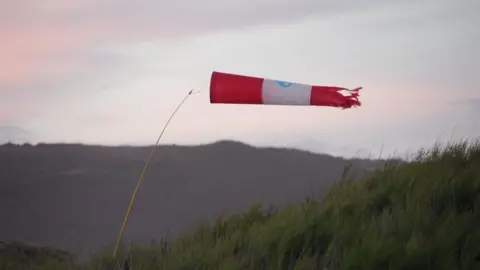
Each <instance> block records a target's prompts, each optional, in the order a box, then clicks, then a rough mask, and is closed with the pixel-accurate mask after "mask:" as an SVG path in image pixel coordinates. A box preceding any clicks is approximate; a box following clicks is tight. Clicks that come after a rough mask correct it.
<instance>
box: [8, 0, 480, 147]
mask: <svg viewBox="0 0 480 270" xmlns="http://www.w3.org/2000/svg"><path fill="white" fill-rule="evenodd" d="M28 1H29V2H28V4H19V2H18V1H14V0H7V2H6V4H5V8H3V9H1V10H0V29H1V30H2V31H0V38H1V39H2V40H3V41H4V42H2V44H0V57H1V58H2V59H4V61H2V63H0V144H1V143H2V142H7V141H12V142H20V143H22V142H28V143H31V144H35V143H37V142H45V143H52V142H60V143H62V142H65V143H72V142H74V143H77V142H78V143H82V144H97V145H134V146H136V145H152V144H153V143H154V142H155V139H156V137H157V136H158V132H159V131H160V129H161V127H162V126H163V124H164V123H165V121H166V120H167V118H168V116H170V114H171V113H172V111H173V108H174V107H175V106H176V105H177V103H178V102H179V101H180V100H181V99H182V97H183V96H184V95H185V94H186V93H187V92H188V91H189V90H190V89H192V88H194V89H197V90H199V91H200V93H199V94H198V95H194V96H192V97H190V98H189V100H187V102H186V103H185V104H184V106H183V107H182V108H181V109H180V110H179V112H178V115H177V116H176V117H175V118H174V120H173V121H172V123H171V125H170V126H169V128H168V129H167V132H166V133H165V137H164V139H163V140H162V142H161V145H171V144H176V145H202V144H208V143H213V142H216V141H222V140H223V141H224V140H233V141H239V142H242V143H245V144H248V145H253V146H255V147H281V148H294V149H300V150H307V151H310V152H314V153H327V154H332V155H335V156H356V155H359V156H368V155H373V156H379V155H380V153H383V154H384V155H392V154H395V153H406V152H412V151H416V150H417V149H420V148H422V147H428V146H430V145H432V144H434V143H435V142H445V141H451V140H456V139H457V140H458V139H461V138H476V137H478V136H479V134H480V123H478V121H476V120H475V119H476V118H477V116H478V115H479V114H480V91H478V88H479V86H480V85H479V83H478V79H477V78H476V70H479V69H480V49H479V48H480V32H479V31H477V30H476V27H475V26H476V25H478V24H480V18H478V16H477V14H476V13H475V10H477V9H478V8H480V2H474V1H471V2H454V1H449V0H440V1H438V0H437V1H433V0H421V1H403V2H396V1H379V0H373V1H372V0H368V1H367V0H361V1H355V2H352V1H347V0H341V1H334V2H333V1H325V2H322V1H314V0H299V1H288V0H277V1H273V0H259V1H255V2H252V3H250V2H245V1H240V0H232V1H220V0H208V1H207V2H197V1H193V0H181V1H179V2H175V3H166V2H162V1H159V2H158V1H153V0H140V1H137V2H135V3H133V2H132V3H130V2H125V1H120V2H119V1H112V0H88V1H78V0H77V1H72V2H69V3H65V2H62V1H60V0H48V1H42V2H38V1H33V0H28ZM174 14H180V15H174ZM126 17H128V18H129V19H128V20H126V19H125V18H126ZM213 71H220V72H228V73H235V74H242V75H250V76H258V77H265V78H270V79H278V80H286V81H292V82H300V83H306V84H313V85H336V86H341V87H348V88H354V87H357V86H361V87H363V89H362V90H361V92H360V101H361V102H362V106H361V107H358V108H352V109H349V110H340V109H334V108H325V107H323V108H322V107H309V106H305V107H296V106H271V105H264V106H248V105H245V106H238V105H219V104H215V105H213V104H209V102H208V86H209V79H210V74H211V72H213Z"/></svg>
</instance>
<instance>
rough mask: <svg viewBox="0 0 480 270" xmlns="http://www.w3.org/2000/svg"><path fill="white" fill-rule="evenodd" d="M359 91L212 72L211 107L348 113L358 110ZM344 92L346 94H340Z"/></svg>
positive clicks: (358, 89)
mask: <svg viewBox="0 0 480 270" xmlns="http://www.w3.org/2000/svg"><path fill="white" fill-rule="evenodd" d="M360 89H361V87H359V88H356V89H353V90H349V89H346V88H343V87H334V86H316V85H308V84H300V83H291V82H282V81H276V80H270V79H264V78H256V77H250V76H244V75H235V74H228V73H222V72H216V71H214V72H213V73H212V78H211V80H210V103H230V104H266V105H304V106H329V107H338V108H343V109H347V108H350V107H356V106H360V105H361V103H360V101H358V95H359V93H358V92H359V91H360ZM342 92H346V94H345V95H344V94H342Z"/></svg>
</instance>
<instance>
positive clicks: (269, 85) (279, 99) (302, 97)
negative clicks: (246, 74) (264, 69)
mask: <svg viewBox="0 0 480 270" xmlns="http://www.w3.org/2000/svg"><path fill="white" fill-rule="evenodd" d="M311 94H312V86H310V85H306V84H300V83H290V82H282V81H275V80H270V79H264V80H263V84H262V101H263V104H277V105H310V98H311Z"/></svg>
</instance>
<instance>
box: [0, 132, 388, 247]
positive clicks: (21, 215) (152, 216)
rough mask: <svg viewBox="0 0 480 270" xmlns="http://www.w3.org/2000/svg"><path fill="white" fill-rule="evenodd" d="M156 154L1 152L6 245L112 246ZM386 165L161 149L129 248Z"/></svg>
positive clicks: (75, 149)
mask: <svg viewBox="0 0 480 270" xmlns="http://www.w3.org/2000/svg"><path fill="white" fill-rule="evenodd" d="M150 150H151V148H149V147H104V146H86V145H77V144H39V145H35V146H32V145H21V146H19V145H13V144H9V145H3V146H0V220H1V222H0V240H4V241H22V242H31V243H37V244H41V245H48V246H53V247H57V248H61V249H65V250H69V251H73V252H79V251H81V250H82V249H83V251H86V249H89V248H92V249H94V250H95V249H98V248H101V247H103V246H104V245H105V244H108V243H112V242H113V241H114V240H115V237H116V236H117V233H118V230H119V229H120V226H121V223H122V220H123V217H124V214H125V210H126V207H127V205H128V203H129V201H130V196H131V193H132V191H133V189H134V186H135V184H136V181H137V179H138V175H139V173H140V172H141V170H142V168H143V166H144V162H145V160H146V157H147V156H148V153H149V152H150ZM350 163H352V164H353V166H352V168H353V171H354V172H357V173H358V172H362V171H363V170H364V169H369V168H373V167H377V166H381V165H382V164H383V162H381V161H370V160H345V159H342V158H336V157H332V156H328V155H320V154H313V153H309V152H304V151H298V150H292V149H274V148H255V147H252V146H248V145H245V144H242V143H237V142H230V141H222V142H218V143H214V144H209V145H202V146H161V147H160V148H159V149H157V152H156V154H155V156H154V159H153V162H152V164H151V166H150V167H149V170H148V171H147V173H146V175H145V179H144V182H143V185H142V187H141V189H140V191H139V194H138V197H137V201H136V203H135V206H134V208H133V210H132V211H133V213H132V216H131V219H130V223H129V225H128V227H127V230H126V233H125V240H128V239H130V240H133V241H135V242H140V243H141V242H146V241H150V240H151V239H152V238H154V237H155V238H160V237H161V236H162V235H164V234H165V233H166V231H169V233H170V234H172V235H177V234H178V233H180V232H182V231H185V230H187V229H190V228H192V227H193V226H194V225H195V224H196V223H197V222H198V221H199V220H200V219H202V218H206V217H212V216H218V215H220V214H222V213H231V212H237V211H242V210H244V209H246V208H247V207H249V206H250V205H251V204H252V203H254V202H262V203H266V204H269V203H272V204H278V203H290V202H297V201H299V200H302V199H304V198H305V196H309V195H313V193H318V192H321V191H322V190H324V189H325V188H326V187H328V186H329V185H330V184H331V183H333V182H334V181H335V180H337V179H339V178H340V177H341V175H342V173H343V171H344V168H345V166H346V165H348V164H350Z"/></svg>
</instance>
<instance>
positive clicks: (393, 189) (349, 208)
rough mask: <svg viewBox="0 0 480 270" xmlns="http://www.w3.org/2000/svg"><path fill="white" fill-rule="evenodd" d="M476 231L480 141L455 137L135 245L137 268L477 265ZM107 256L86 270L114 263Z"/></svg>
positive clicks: (479, 251) (99, 257) (479, 265)
mask: <svg viewBox="0 0 480 270" xmlns="http://www.w3.org/2000/svg"><path fill="white" fill-rule="evenodd" d="M479 228H480V144H479V143H476V144H467V143H457V144H452V145H448V146H445V147H435V148H433V149H432V150H430V151H427V152H423V153H419V155H418V157H417V158H416V159H415V160H414V161H413V162H411V163H408V164H406V165H401V166H386V167H385V168H384V169H383V170H380V171H377V172H375V173H374V174H373V175H372V176H370V177H369V178H368V179H364V180H363V181H359V182H358V181H350V180H348V179H346V180H344V181H341V182H340V183H339V184H338V185H336V186H334V187H333V188H332V189H331V190H330V191H329V192H328V194H327V195H326V197H324V198H322V199H308V200H305V202H303V203H302V204H300V205H296V206H290V207H287V208H283V209H278V210H275V209H273V210H272V209H270V210H266V209H262V207H261V206H259V205H256V206H254V207H252V208H251V209H250V210H249V211H247V212H245V213H243V214H241V215H234V216H228V217H225V218H221V219H218V220H217V221H215V222H213V224H207V223H204V224H200V225H199V227H198V229H197V230H196V231H195V232H193V233H192V234H190V235H184V236H183V237H181V238H179V239H177V240H175V241H174V242H172V243H170V245H168V247H167V245H166V244H164V243H158V244H153V245H152V246H150V247H137V246H132V247H131V258H132V262H133V268H132V269H134V270H137V269H226V270H229V269H231V270H235V269H272V270H278V269H324V268H328V269H365V270H366V269H369V270H370V269H381V270H384V269H448V270H452V269H480V244H479V243H480V229H479ZM109 256H110V253H107V254H106V255H104V256H103V255H102V254H98V255H97V256H95V257H93V258H92V261H91V262H89V263H88V265H86V266H83V267H82V268H84V269H97V267H98V266H103V267H104V268H105V269H108V268H107V267H109V265H110V266H111V265H112V262H111V261H110V260H109V259H108V258H109ZM0 267H1V264H0ZM38 269H41V268H38ZM48 269H55V268H53V266H51V267H49V268H48ZM57 269H66V268H57ZM100 269H103V268H100ZM117 269H118V268H117Z"/></svg>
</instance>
